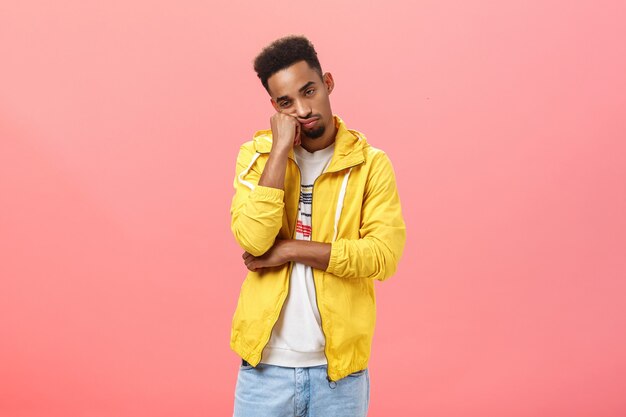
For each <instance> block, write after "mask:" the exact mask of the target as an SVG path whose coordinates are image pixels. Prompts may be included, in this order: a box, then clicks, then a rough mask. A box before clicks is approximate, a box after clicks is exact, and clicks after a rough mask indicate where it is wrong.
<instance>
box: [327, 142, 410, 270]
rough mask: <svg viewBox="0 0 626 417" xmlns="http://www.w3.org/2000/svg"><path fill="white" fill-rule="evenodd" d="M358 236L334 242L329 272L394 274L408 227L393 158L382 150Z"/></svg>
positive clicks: (369, 185) (375, 161)
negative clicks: (401, 203) (392, 163)
mask: <svg viewBox="0 0 626 417" xmlns="http://www.w3.org/2000/svg"><path fill="white" fill-rule="evenodd" d="M359 236H360V238H359V239H337V240H336V241H334V242H333V243H332V248H331V253H330V261H329V263H328V267H327V268H326V271H327V272H330V273H331V274H333V275H336V276H339V277H343V278H371V279H377V280H380V281H383V280H385V279H387V278H389V277H391V276H392V275H393V274H394V273H395V271H396V268H397V266H398V262H399V260H400V257H401V256H402V252H403V250H404V243H405V240H406V227H405V224H404V219H403V218H402V209H401V207H400V198H399V196H398V190H397V187H396V180H395V174H394V171H393V167H392V165H391V161H390V160H389V158H388V157H387V155H386V154H385V153H383V152H382V151H381V152H380V154H379V155H376V156H375V157H374V158H373V161H372V167H371V169H370V177H369V178H368V180H367V183H366V189H365V195H364V198H363V206H362V208H361V226H360V230H359Z"/></svg>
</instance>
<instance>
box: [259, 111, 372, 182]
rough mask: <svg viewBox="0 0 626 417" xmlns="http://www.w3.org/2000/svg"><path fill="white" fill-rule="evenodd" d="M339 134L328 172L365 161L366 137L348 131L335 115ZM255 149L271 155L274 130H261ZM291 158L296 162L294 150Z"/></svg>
mask: <svg viewBox="0 0 626 417" xmlns="http://www.w3.org/2000/svg"><path fill="white" fill-rule="evenodd" d="M333 119H334V121H335V126H336V127H337V134H336V135H335V152H334V153H333V158H332V159H331V161H330V165H329V166H328V169H327V170H326V172H336V171H341V170H342V169H346V168H349V167H353V166H355V165H359V164H361V163H363V162H364V161H365V156H364V154H365V152H364V148H365V145H366V143H367V140H366V139H365V136H364V135H363V134H362V133H361V132H358V131H356V130H352V129H348V128H347V127H346V125H345V123H344V122H343V120H341V118H340V117H339V116H337V115H333ZM253 140H254V149H255V150H256V152H258V153H269V152H270V150H271V149H272V130H271V129H267V130H259V131H257V132H256V133H255V134H254V139H253ZM289 158H291V159H293V160H295V157H294V152H293V149H291V150H290V151H289Z"/></svg>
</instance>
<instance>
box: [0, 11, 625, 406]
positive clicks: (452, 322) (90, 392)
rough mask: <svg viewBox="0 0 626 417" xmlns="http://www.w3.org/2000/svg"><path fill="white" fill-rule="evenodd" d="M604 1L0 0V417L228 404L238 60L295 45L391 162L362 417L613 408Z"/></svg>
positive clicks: (616, 234)
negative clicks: (305, 41) (393, 207)
mask: <svg viewBox="0 0 626 417" xmlns="http://www.w3.org/2000/svg"><path fill="white" fill-rule="evenodd" d="M625 21H626V4H625V3H624V2H622V1H600V2H598V1H594V2H592V1H588V0H586V1H574V2H572V1H565V0H558V1H554V0H547V1H546V0H536V1H530V2H529V1H525V0H515V1H506V2H493V1H484V0H483V1H449V0H437V1H421V2H417V3H410V2H408V1H406V2H397V1H384V2H373V1H357V0H350V1H342V2H339V3H337V2H331V1H328V0H321V1H317V2H305V3H303V2H286V1H268V2H242V1H235V2H220V3H218V2H213V3H210V2H207V1H190V0H181V1H176V2H174V1H162V0H157V1H145V0H143V1H142V0H124V1H120V0H115V1H109V2H96V1H84V0H80V1H79V0H73V1H55V2H50V1H32V0H27V1H13V2H11V1H4V2H3V3H2V5H1V6H0V58H1V64H0V257H1V259H0V276H1V280H0V416H2V417H5V416H6V417H31V416H50V417H52V416H63V417H69V416H81V417H83V416H84V417H103V416H115V417H144V416H145V417H148V416H150V417H157V416H163V417H165V416H168V417H169V416H185V417H196V416H228V415H230V414H231V412H232V403H233V392H234V386H235V380H236V371H237V366H238V359H237V357H236V355H235V354H234V353H233V352H231V351H230V348H229V345H228V342H229V336H230V322H231V318H232V313H233V312H234V308H235V306H236V302H237V295H238V292H239V287H240V285H241V283H242V281H243V278H244V274H245V268H244V266H243V263H242V261H241V259H240V255H241V252H242V251H241V250H240V249H239V248H238V247H237V246H236V244H235V242H234V239H233V238H232V235H231V233H230V229H229V213H228V211H229V205H230V199H231V196H232V192H233V190H232V179H233V174H234V162H235V157H236V154H237V150H238V148H239V145H240V143H242V142H243V141H245V140H248V139H249V138H250V137H251V135H252V133H253V132H254V131H255V130H257V129H262V128H267V127H268V126H269V116H270V115H271V113H272V108H271V106H270V104H269V101H268V97H267V95H266V93H265V91H264V90H263V89H262V87H261V84H260V83H259V81H258V79H257V78H256V75H255V74H254V72H253V70H252V66H251V61H252V59H253V58H254V56H255V55H256V53H257V52H259V50H260V49H261V48H262V47H263V46H264V45H266V44H267V43H269V42H270V41H271V40H273V39H275V38H277V37H279V36H282V35H284V34H288V33H303V34H305V35H307V36H309V37H310V38H311V40H312V41H313V42H314V44H315V45H316V47H317V49H318V51H319V56H320V59H321V62H322V66H323V69H324V70H326V71H330V72H332V74H333V75H334V78H335V82H336V88H335V90H334V92H333V95H332V97H331V98H332V103H333V110H334V112H335V113H336V114H339V115H340V116H341V117H342V118H343V119H344V120H345V121H346V123H347V124H348V126H349V127H352V128H355V129H358V130H361V131H362V132H364V133H365V134H366V135H367V137H368V139H369V141H370V142H371V143H372V144H373V145H374V146H377V147H380V148H383V149H384V150H386V151H387V152H388V154H389V155H390V157H391V159H392V161H393V163H394V166H395V169H396V173H397V177H398V183H399V189H400V193H401V198H402V201H403V208H404V214H405V217H406V222H407V226H408V240H407V245H406V250H405V255H404V258H403V259H402V262H401V264H400V268H399V272H398V273H397V275H396V276H395V277H393V278H391V279H390V280H389V281H387V282H384V283H377V292H378V317H379V319H378V322H377V329H376V335H375V340H374V346H373V352H372V353H373V356H372V360H371V367H370V370H371V375H372V388H371V389H372V391H371V392H372V399H371V408H370V416H385V417H386V416H428V417H444V416H445V417H448V416H464V417H467V416H472V417H473V416H476V417H479V416H480V417H489V416H507V417H516V416H525V417H526V416H528V417H536V416H550V417H554V416H568V417H575V416H593V417H609V416H611V417H612V416H615V417H617V416H624V415H626V395H625V392H626V354H625V352H626V331H625V329H626V307H625V300H626V297H625V295H626V280H625V278H626V215H625V213H626V110H625V109H626V76H625V74H626V53H625V51H626V49H625V48H624V42H625V40H626V24H625V23H624V22H625Z"/></svg>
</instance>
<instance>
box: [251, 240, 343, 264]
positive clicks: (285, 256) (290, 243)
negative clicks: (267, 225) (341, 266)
mask: <svg viewBox="0 0 626 417" xmlns="http://www.w3.org/2000/svg"><path fill="white" fill-rule="evenodd" d="M330 250H331V244H330V243H322V242H312V241H307V240H295V239H284V240H276V242H275V243H274V246H272V248H271V249H270V250H268V251H267V252H265V253H264V254H263V255H261V256H254V255H252V254H250V253H249V252H244V253H243V255H242V257H243V261H244V262H245V264H246V267H247V268H248V269H249V270H250V271H256V270H257V269H260V268H266V267H271V266H279V265H283V264H285V263H287V262H298V263H302V264H305V265H308V266H310V267H312V268H315V269H321V270H323V271H325V270H326V268H328V262H329V261H330Z"/></svg>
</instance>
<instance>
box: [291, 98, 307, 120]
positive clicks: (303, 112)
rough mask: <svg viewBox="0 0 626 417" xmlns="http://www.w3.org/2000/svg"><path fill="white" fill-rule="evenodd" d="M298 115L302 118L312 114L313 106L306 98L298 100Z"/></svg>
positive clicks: (296, 104)
mask: <svg viewBox="0 0 626 417" xmlns="http://www.w3.org/2000/svg"><path fill="white" fill-rule="evenodd" d="M294 104H295V106H294V107H295V110H296V115H297V116H298V117H300V118H301V119H306V118H307V117H308V116H309V115H310V114H311V107H310V106H309V105H308V104H307V103H306V102H305V101H304V100H296V102H295V103H294Z"/></svg>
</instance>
